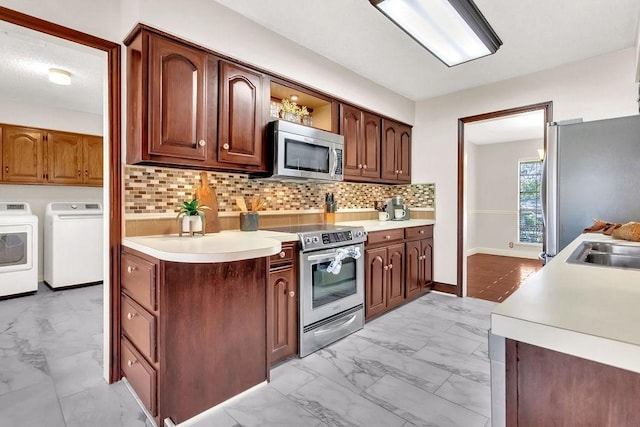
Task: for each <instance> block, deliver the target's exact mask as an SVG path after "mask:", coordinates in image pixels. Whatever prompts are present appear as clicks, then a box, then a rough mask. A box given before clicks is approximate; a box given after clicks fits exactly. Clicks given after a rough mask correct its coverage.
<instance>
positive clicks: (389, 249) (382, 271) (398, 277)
mask: <svg viewBox="0 0 640 427" xmlns="http://www.w3.org/2000/svg"><path fill="white" fill-rule="evenodd" d="M403 238H404V230H403V229H396V230H388V231H380V232H372V233H369V236H368V240H367V246H366V248H365V275H364V277H365V319H366V320H370V319H372V318H373V317H375V316H377V315H380V314H382V313H384V312H385V311H387V310H390V309H392V308H394V307H397V306H399V305H401V304H402V303H403V302H404V300H405V284H404V279H405V247H404V242H403ZM390 242H393V243H390Z"/></svg>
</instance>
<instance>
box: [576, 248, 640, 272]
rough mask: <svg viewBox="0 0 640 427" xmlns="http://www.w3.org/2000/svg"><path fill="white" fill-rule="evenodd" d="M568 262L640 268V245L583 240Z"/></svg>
mask: <svg viewBox="0 0 640 427" xmlns="http://www.w3.org/2000/svg"><path fill="white" fill-rule="evenodd" d="M567 262H568V263H572V264H590V265H598V266H603V267H614V268H629V269H634V270H640V246H632V245H624V244H622V245H621V244H617V243H606V242H582V244H581V245H580V246H578V248H577V249H576V250H575V251H573V253H572V254H571V255H570V256H569V258H567Z"/></svg>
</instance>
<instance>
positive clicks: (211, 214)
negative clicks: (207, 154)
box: [196, 172, 220, 233]
mask: <svg viewBox="0 0 640 427" xmlns="http://www.w3.org/2000/svg"><path fill="white" fill-rule="evenodd" d="M196 199H198V205H204V206H208V207H209V209H206V210H204V211H203V212H204V221H205V232H206V233H219V232H220V223H219V222H218V196H216V190H215V188H212V187H211V186H210V185H209V176H208V174H207V173H206V172H200V183H199V184H198V186H196Z"/></svg>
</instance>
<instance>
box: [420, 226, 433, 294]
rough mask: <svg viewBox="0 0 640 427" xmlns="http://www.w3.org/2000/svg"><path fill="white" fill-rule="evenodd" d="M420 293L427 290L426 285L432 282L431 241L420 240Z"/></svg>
mask: <svg viewBox="0 0 640 427" xmlns="http://www.w3.org/2000/svg"><path fill="white" fill-rule="evenodd" d="M421 243H422V246H421V249H422V254H421V255H422V271H423V273H422V291H423V292H426V291H427V290H428V288H427V285H430V284H431V283H432V282H433V239H432V238H431V239H424V240H422V242H421Z"/></svg>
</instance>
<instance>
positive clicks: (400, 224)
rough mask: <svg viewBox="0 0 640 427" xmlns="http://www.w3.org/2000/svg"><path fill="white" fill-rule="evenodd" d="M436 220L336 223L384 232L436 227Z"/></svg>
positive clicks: (373, 220)
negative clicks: (398, 229)
mask: <svg viewBox="0 0 640 427" xmlns="http://www.w3.org/2000/svg"><path fill="white" fill-rule="evenodd" d="M435 223H436V220H435V219H408V220H406V221H378V220H377V219H372V220H366V221H345V222H336V225H353V226H357V227H364V229H365V231H367V232H370V231H383V230H392V229H394V228H407V227H420V226H423V225H434V224H435Z"/></svg>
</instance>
